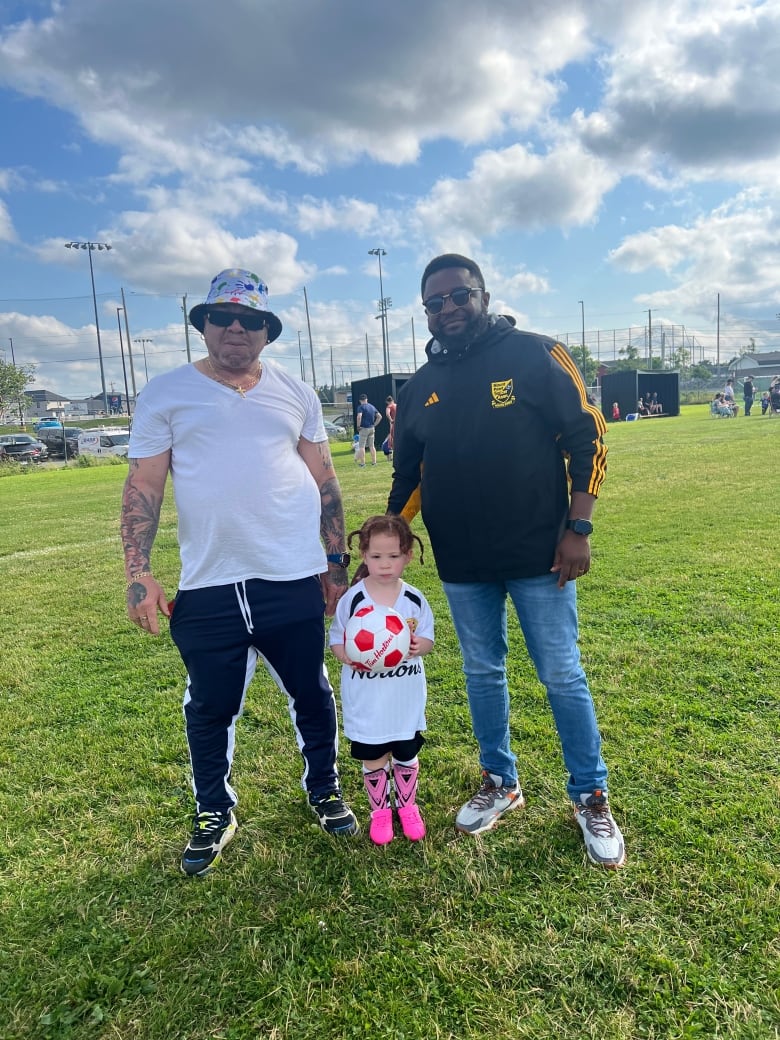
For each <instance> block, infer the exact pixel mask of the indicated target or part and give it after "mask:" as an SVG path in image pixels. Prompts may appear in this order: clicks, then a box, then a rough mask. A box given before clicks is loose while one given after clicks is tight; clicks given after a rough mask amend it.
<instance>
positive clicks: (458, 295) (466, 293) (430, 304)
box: [423, 287, 480, 314]
mask: <svg viewBox="0 0 780 1040" xmlns="http://www.w3.org/2000/svg"><path fill="white" fill-rule="evenodd" d="M479 291H480V290H479V289H467V288H465V287H464V288H463V289H454V290H453V291H452V292H451V293H446V294H445V295H444V296H429V297H428V299H427V300H423V307H424V308H425V309H426V311H427V312H428V313H429V314H441V312H442V310H443V309H444V302H445V300H452V304H453V306H454V307H465V306H466V304H467V303H468V302H469V300H470V299H471V294H472V293H473V292H479Z"/></svg>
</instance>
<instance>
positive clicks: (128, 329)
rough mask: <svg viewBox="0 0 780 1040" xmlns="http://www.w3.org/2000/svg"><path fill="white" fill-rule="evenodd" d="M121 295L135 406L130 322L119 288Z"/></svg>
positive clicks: (134, 396)
mask: <svg viewBox="0 0 780 1040" xmlns="http://www.w3.org/2000/svg"><path fill="white" fill-rule="evenodd" d="M119 291H120V292H121V294H122V310H123V311H124V312H125V338H126V339H127V356H128V358H129V359H130V382H131V383H132V386H133V404H135V398H136V389H135V368H134V367H133V345H132V343H131V342H130V322H129V320H128V317H127V304H126V303H125V290H124V289H123V288H121V289H120V290H119Z"/></svg>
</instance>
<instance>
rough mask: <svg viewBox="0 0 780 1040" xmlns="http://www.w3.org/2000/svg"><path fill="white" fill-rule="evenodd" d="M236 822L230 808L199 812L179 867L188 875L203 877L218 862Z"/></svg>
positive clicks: (230, 837)
mask: <svg viewBox="0 0 780 1040" xmlns="http://www.w3.org/2000/svg"><path fill="white" fill-rule="evenodd" d="M237 828H238V824H237V823H236V817H235V814H234V812H233V810H232V809H230V810H229V811H228V812H225V813H222V812H199V813H197V814H196V815H195V819H194V820H193V825H192V837H191V838H190V840H189V841H188V842H187V848H186V849H185V850H184V852H183V853H182V857H181V869H182V871H183V872H184V873H185V874H188V875H189V876H190V877H203V876H204V874H208V873H209V871H210V870H213V868H214V867H215V866H216V865H217V863H219V861H220V859H221V857H222V850H223V849H224V847H225V846H226V845H227V844H228V842H229V841H231V840H232V838H233V835H234V834H235V833H236V830H237Z"/></svg>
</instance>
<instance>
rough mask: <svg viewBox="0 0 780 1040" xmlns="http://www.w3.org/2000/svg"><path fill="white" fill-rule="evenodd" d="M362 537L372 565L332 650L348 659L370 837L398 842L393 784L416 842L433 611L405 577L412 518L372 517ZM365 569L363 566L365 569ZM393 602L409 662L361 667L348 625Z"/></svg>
mask: <svg viewBox="0 0 780 1040" xmlns="http://www.w3.org/2000/svg"><path fill="white" fill-rule="evenodd" d="M355 536H357V538H358V550H359V552H360V555H361V557H362V560H363V564H364V565H365V570H366V571H367V573H366V576H365V577H364V578H362V580H360V581H357V582H356V583H355V584H353V585H352V587H351V588H350V589H349V591H348V592H347V594H346V595H345V596H342V597H341V599H340V600H339V603H338V606H337V608H336V614H335V617H334V618H333V623H332V624H331V627H330V648H331V650H332V651H333V653H334V654H335V656H336V657H337V658H338V659H339V661H341V662H342V669H341V710H342V717H343V723H344V733H345V734H346V736H347V737H348V738H349V740H350V741H351V755H352V757H353V758H356V759H358V760H360V761H362V763H363V783H364V785H365V788H366V793H367V794H368V801H369V805H370V807H371V826H370V829H369V837H370V838H371V840H372V841H373V842H374V844H375V845H387V844H388V843H389V842H391V841H392V840H393V810H392V808H391V805H390V791H391V779H390V771H391V766H392V786H393V788H394V790H395V805H396V808H397V810H398V818H399V820H400V821H401V828H402V829H403V832H404V834H405V835H406V837H407V838H408V839H409V840H410V841H420V839H421V838H424V837H425V824H424V823H423V820H422V817H421V816H420V810H419V808H418V807H417V776H418V772H419V759H418V757H417V753H418V751H419V750H420V748H421V747H422V745H423V744H424V742H425V740H424V737H423V736H422V733H421V730H423V729H425V701H426V684H425V667H424V665H423V662H422V658H423V656H424V655H425V654H427V653H430V651H431V650H432V649H433V613H432V612H431V608H430V606H429V605H428V602H427V600H426V599H425V597H424V596H423V594H422V593H421V592H420V591H419V590H418V589H415V588H414V587H413V586H411V585H408V584H407V583H406V582H405V581H404V580H403V578H402V575H403V572H404V568H405V567H406V565H407V564H408V563H409V562H410V560H411V559H412V550H413V548H414V542H415V541H416V542H417V544H418V545H419V546H420V562H422V543H421V542H420V539H419V538H418V537H417V535H414V534H412V531H411V529H410V527H409V524H408V523H407V522H406V520H404V519H403V517H400V516H390V515H386V516H372V517H369V518H368V520H366V522H365V523H364V524H363V526H362V527H361V528H360V530H359V531H353V532H352V533H351V534H350V535H349V537H348V539H347V545H348V546H349V548H350V549H351V548H352V539H353V538H354V537H355ZM361 570H362V568H361ZM368 604H372V605H376V606H384V607H392V608H393V610H396V611H397V612H398V613H399V614H400V615H401V617H403V618H405V619H406V621H407V623H408V625H409V628H410V630H411V645H410V648H409V654H408V657H407V658H406V660H405V661H403V662H402V664H400V665H399V666H398V667H397V668H394V669H393V670H392V671H390V672H386V673H383V674H379V673H378V672H370V671H366V670H365V669H361V668H359V667H356V666H355V665H354V664H353V663H352V662H351V661H350V660H349V659H348V658H347V655H346V653H345V650H344V628H345V626H346V624H347V622H348V620H349V619H350V617H352V615H353V614H354V612H355V611H356V610H357V608H358V607H359V606H366V605H368Z"/></svg>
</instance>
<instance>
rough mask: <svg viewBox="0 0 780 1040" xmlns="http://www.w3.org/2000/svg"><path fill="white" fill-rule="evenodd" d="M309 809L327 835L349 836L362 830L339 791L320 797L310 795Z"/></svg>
mask: <svg viewBox="0 0 780 1040" xmlns="http://www.w3.org/2000/svg"><path fill="white" fill-rule="evenodd" d="M309 808H310V809H311V811H312V812H313V813H314V814H315V815H316V816H317V819H318V820H319V824H320V827H322V829H323V830H324V831H325V833H326V834H337V835H339V836H345V837H347V836H349V835H352V834H357V832H358V831H359V830H360V827H359V826H358V822H357V819H356V817H355V814H354V813H353V812H352V810H351V809H350V807H349V806H348V805H347V803H346V802H345V801H344V799H343V798H342V797H341V795H340V793H339V792H338V791H329V792H328V793H327V794H321V795H319V796H315V795H309Z"/></svg>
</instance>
